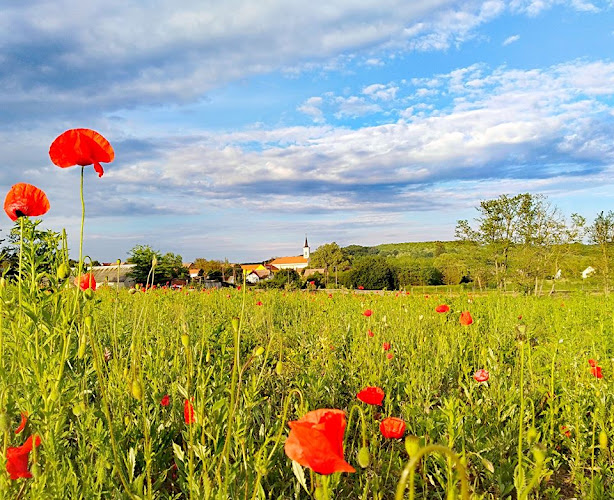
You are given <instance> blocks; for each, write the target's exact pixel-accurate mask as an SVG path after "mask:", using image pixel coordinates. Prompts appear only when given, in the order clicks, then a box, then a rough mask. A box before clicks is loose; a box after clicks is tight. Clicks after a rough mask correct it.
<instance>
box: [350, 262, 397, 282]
mask: <svg viewBox="0 0 614 500" xmlns="http://www.w3.org/2000/svg"><path fill="white" fill-rule="evenodd" d="M347 284H348V286H349V287H351V288H357V287H358V286H364V287H365V289H367V290H394V289H395V288H396V275H395V272H394V269H393V268H392V266H390V264H388V261H386V259H384V258H383V257H363V258H361V259H360V260H358V261H357V262H356V264H355V265H354V267H353V268H352V269H351V270H350V272H349V275H348V278H347Z"/></svg>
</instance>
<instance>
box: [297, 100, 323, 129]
mask: <svg viewBox="0 0 614 500" xmlns="http://www.w3.org/2000/svg"><path fill="white" fill-rule="evenodd" d="M322 102H323V99H322V98H321V97H310V98H309V99H307V100H306V101H305V102H304V103H303V104H301V105H300V106H299V107H298V108H297V109H298V111H300V112H301V113H305V114H306V115H308V116H310V117H311V119H312V120H313V121H314V122H315V123H323V122H324V121H325V120H324V113H323V112H322V109H321V106H322Z"/></svg>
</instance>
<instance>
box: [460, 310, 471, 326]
mask: <svg viewBox="0 0 614 500" xmlns="http://www.w3.org/2000/svg"><path fill="white" fill-rule="evenodd" d="M471 323H473V318H472V317H471V313H470V312H469V311H463V312H462V313H461V315H460V324H461V325H463V326H469V325H470V324H471Z"/></svg>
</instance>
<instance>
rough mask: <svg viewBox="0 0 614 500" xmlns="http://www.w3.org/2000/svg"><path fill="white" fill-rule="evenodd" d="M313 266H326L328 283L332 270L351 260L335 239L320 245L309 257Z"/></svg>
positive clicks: (325, 273)
mask: <svg viewBox="0 0 614 500" xmlns="http://www.w3.org/2000/svg"><path fill="white" fill-rule="evenodd" d="M309 265H310V266H311V267H319V268H324V277H325V281H326V283H327V284H328V276H329V274H330V271H332V270H334V269H335V268H341V267H345V266H348V265H349V261H348V259H347V257H346V255H345V253H344V251H343V250H342V249H341V248H339V245H337V243H335V242H334V241H333V242H332V243H327V244H325V245H321V246H319V247H318V248H317V249H316V250H315V252H313V254H311V257H310V259H309Z"/></svg>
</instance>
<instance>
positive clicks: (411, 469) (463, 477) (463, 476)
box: [394, 444, 469, 500]
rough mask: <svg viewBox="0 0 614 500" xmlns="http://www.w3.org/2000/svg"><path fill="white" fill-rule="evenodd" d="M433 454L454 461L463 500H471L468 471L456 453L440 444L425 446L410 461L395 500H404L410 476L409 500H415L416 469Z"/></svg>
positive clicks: (400, 480) (402, 474)
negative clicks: (422, 460)
mask: <svg viewBox="0 0 614 500" xmlns="http://www.w3.org/2000/svg"><path fill="white" fill-rule="evenodd" d="M431 452H438V453H441V454H443V455H447V456H448V457H450V458H451V459H452V461H453V462H454V463H455V464H456V468H457V469H458V472H459V475H460V482H461V498H462V500H469V480H468V479H467V469H466V468H465V466H464V465H463V463H462V462H461V460H460V457H459V456H458V455H457V454H456V453H454V452H453V451H452V450H451V449H450V448H448V447H447V446H442V445H440V444H431V445H429V446H425V447H424V448H422V449H420V450H419V451H418V453H416V455H415V456H414V457H413V458H412V459H411V460H410V461H409V463H408V464H407V465H406V466H405V468H404V469H403V472H402V473H401V478H400V479H399V484H398V485H397V491H396V495H395V497H394V498H395V500H403V497H404V496H405V495H404V494H405V486H406V485H407V478H408V476H409V498H410V500H413V499H414V498H415V491H414V478H415V469H416V466H417V465H418V462H419V461H420V459H421V458H422V457H423V456H424V455H427V454H429V453H431Z"/></svg>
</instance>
